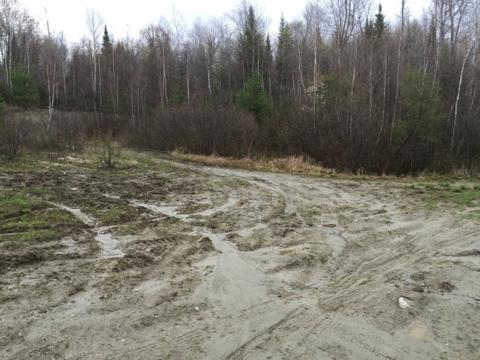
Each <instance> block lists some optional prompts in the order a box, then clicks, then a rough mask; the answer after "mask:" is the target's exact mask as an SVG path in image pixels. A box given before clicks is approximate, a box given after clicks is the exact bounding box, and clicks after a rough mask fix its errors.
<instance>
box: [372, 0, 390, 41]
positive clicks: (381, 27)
mask: <svg viewBox="0 0 480 360" xmlns="http://www.w3.org/2000/svg"><path fill="white" fill-rule="evenodd" d="M382 10H383V9H382V4H379V5H378V13H377V14H376V15H375V25H374V32H375V36H376V37H377V38H381V37H383V34H384V33H385V31H386V30H387V23H386V21H385V15H383V12H382Z"/></svg>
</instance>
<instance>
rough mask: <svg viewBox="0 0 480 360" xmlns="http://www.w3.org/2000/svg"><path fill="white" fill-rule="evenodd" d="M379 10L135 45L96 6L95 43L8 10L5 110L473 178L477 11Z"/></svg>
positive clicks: (327, 11) (177, 141)
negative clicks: (462, 172)
mask: <svg viewBox="0 0 480 360" xmlns="http://www.w3.org/2000/svg"><path fill="white" fill-rule="evenodd" d="M375 5H376V4H373V3H371V2H370V1H368V0H325V1H309V2H308V3H307V4H306V6H305V10H304V12H303V17H302V18H300V19H298V20H295V21H291V22H287V21H286V20H285V19H284V18H282V19H281V21H280V24H279V26H278V31H277V32H276V33H275V34H274V35H272V34H270V33H269V26H268V22H267V19H266V17H265V16H264V15H263V14H262V13H261V12H260V11H258V10H257V9H256V7H255V5H252V4H249V3H247V2H245V1H243V2H241V3H240V4H239V5H238V7H237V8H235V9H234V10H232V11H231V12H230V13H229V14H227V15H225V16H223V17H219V18H209V19H199V20H197V21H195V22H194V23H193V24H192V25H189V26H186V25H185V24H183V23H182V22H180V21H178V20H177V19H178V17H177V16H173V20H171V21H167V20H165V19H164V18H162V20H160V21H159V22H158V23H155V24H150V25H148V26H146V27H145V28H144V29H143V30H142V31H141V33H140V35H139V37H138V38H131V37H127V38H125V39H114V37H113V35H112V34H110V33H109V32H108V24H104V22H103V20H102V18H101V16H100V15H98V14H97V13H96V12H94V11H89V12H88V13H87V16H86V34H87V35H86V36H85V37H84V38H83V39H82V40H81V41H80V42H79V43H76V44H67V42H66V41H65V39H64V37H63V35H62V33H55V32H53V31H51V29H50V26H49V24H48V21H44V22H45V24H44V25H45V26H44V27H46V29H47V30H46V31H43V32H42V31H40V30H39V29H40V26H39V23H38V22H37V21H36V20H35V19H33V18H32V17H31V16H30V15H29V14H28V12H27V11H26V10H25V9H23V8H22V6H21V4H20V3H19V2H18V1H17V0H0V62H1V71H0V80H1V87H0V94H1V101H0V103H5V105H6V106H2V107H3V108H4V109H5V108H11V107H12V106H16V107H23V108H28V107H32V108H36V107H42V108H45V109H48V121H47V124H46V126H45V130H44V131H45V132H47V133H49V132H50V131H54V130H51V129H55V128H58V127H62V126H63V128H65V124H67V123H68V122H67V121H66V120H65V117H66V115H65V114H66V111H72V112H73V111H76V112H87V113H89V114H90V115H91V124H92V125H91V127H90V130H89V131H90V132H91V134H93V135H95V136H100V137H102V136H107V135H108V136H118V137H124V138H126V139H127V140H128V141H129V142H130V143H131V144H132V145H136V146H142V147H149V148H154V149H160V150H172V149H175V148H183V149H185V150H186V151H192V152H198V153H205V154H210V153H218V154H220V155H226V156H246V155H260V154H261V155H267V156H285V155H294V154H295V155H297V154H303V155H306V156H308V157H310V158H312V159H314V160H316V161H318V162H320V163H322V164H323V165H325V166H329V167H335V168H338V169H342V170H349V171H365V172H376V173H384V172H386V173H416V172H420V171H425V170H430V171H442V172H443V171H450V170H452V169H455V168H468V169H475V168H478V166H479V164H480V36H479V35H480V2H478V1H475V0H432V2H431V4H430V6H429V7H428V9H427V10H426V11H425V12H424V14H423V15H422V16H421V17H412V16H411V15H410V13H409V10H408V3H407V1H406V0H402V1H401V4H399V9H398V13H399V16H398V17H397V19H396V20H395V21H392V22H387V20H386V18H385V16H384V14H383V10H382V7H381V5H379V6H378V7H376V6H375ZM159 15H160V14H159ZM60 110H61V112H60ZM4 112H5V111H4ZM7 119H8V116H5V117H4V123H5V124H7ZM5 124H4V125H5ZM62 124H63V125H62ZM68 124H70V123H68ZM68 126H69V127H70V125H68ZM72 126H73V125H72ZM4 128H5V126H4ZM74 129H76V131H77V130H78V129H80V128H79V127H74ZM81 129H84V127H81ZM78 131H80V130H78ZM82 131H86V130H85V129H84V130H82ZM4 132H5V130H4ZM70 132H71V131H70Z"/></svg>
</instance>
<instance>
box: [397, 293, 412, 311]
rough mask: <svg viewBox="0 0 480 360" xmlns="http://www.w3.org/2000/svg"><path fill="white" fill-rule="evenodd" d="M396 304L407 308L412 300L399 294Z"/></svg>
mask: <svg viewBox="0 0 480 360" xmlns="http://www.w3.org/2000/svg"><path fill="white" fill-rule="evenodd" d="M398 306H400V308H401V309H408V308H409V307H411V306H412V302H411V301H410V299H408V298H406V297H403V296H400V297H399V298H398Z"/></svg>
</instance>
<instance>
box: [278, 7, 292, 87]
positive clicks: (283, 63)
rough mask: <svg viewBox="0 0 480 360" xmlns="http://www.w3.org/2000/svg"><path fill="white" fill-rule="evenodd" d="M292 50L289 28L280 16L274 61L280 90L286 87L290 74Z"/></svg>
mask: <svg viewBox="0 0 480 360" xmlns="http://www.w3.org/2000/svg"><path fill="white" fill-rule="evenodd" d="M292 50H293V38H292V32H291V30H290V26H289V25H288V24H287V22H286V21H285V18H284V17H283V15H282V18H281V19H280V29H279V31H278V48H277V58H276V60H275V64H276V68H277V76H278V84H279V86H280V89H283V88H285V87H286V86H287V85H288V75H289V73H290V70H291V69H290V65H291V61H290V55H291V54H292Z"/></svg>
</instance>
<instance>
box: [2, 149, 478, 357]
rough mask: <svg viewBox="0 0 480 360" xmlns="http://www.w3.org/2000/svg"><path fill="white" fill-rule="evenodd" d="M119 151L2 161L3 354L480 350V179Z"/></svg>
mask: <svg viewBox="0 0 480 360" xmlns="http://www.w3.org/2000/svg"><path fill="white" fill-rule="evenodd" d="M123 159H124V160H123V162H122V164H121V165H120V166H119V168H118V169H115V170H107V169H100V168H98V162H97V161H96V159H95V157H94V156H90V155H84V156H81V157H79V156H78V155H77V156H75V157H72V156H63V157H62V156H58V155H50V156H43V157H37V158H26V159H24V160H22V161H20V162H17V163H15V164H8V165H5V164H2V168H1V170H0V358H1V359H49V360H51V359H78V360H80V359H479V358H480V331H479V325H480V216H479V214H480V213H479V207H480V203H479V201H478V199H479V198H480V196H478V197H477V195H480V191H479V190H480V189H479V188H478V185H477V184H470V183H469V184H467V185H461V186H460V187H458V189H457V188H454V189H453V190H452V192H451V193H449V192H445V194H444V192H442V191H444V190H442V189H443V188H448V187H449V186H450V185H449V184H447V185H445V184H436V183H428V184H426V185H425V184H424V185H421V184H420V185H419V184H414V183H413V180H412V181H410V182H408V181H407V182H406V181H398V182H395V181H391V180H388V181H382V180H362V181H355V180H342V179H322V178H318V177H302V176H293V175H287V174H274V173H262V172H248V171H245V170H234V169H221V168H210V167H206V166H201V165H193V164H182V163H176V162H173V161H171V160H165V159H162V158H160V157H158V156H155V155H152V154H139V153H132V152H130V153H127V154H124V156H123ZM445 191H446V190H445ZM439 194H440V195H441V196H440V195H439ZM442 194H443V195H442ZM457 195H458V196H457ZM455 199H457V200H459V201H454V200H455ZM433 200H435V204H433V205H432V202H433ZM399 299H400V302H399Z"/></svg>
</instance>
